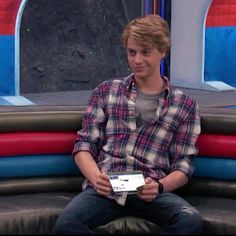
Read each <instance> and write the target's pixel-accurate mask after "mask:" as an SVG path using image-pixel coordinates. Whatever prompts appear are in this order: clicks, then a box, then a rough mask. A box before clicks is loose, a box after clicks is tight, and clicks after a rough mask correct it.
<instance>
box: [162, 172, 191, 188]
mask: <svg viewBox="0 0 236 236" xmlns="http://www.w3.org/2000/svg"><path fill="white" fill-rule="evenodd" d="M160 181H161V183H162V184H163V185H164V191H165V192H171V191H174V190H175V189H178V188H180V187H182V186H183V185H185V184H186V183H187V182H188V177H187V175H185V174H184V173H183V172H182V171H179V170H175V171H173V172H172V173H170V174H169V175H167V176H166V177H165V178H163V179H161V180H160Z"/></svg>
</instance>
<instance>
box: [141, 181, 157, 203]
mask: <svg viewBox="0 0 236 236" xmlns="http://www.w3.org/2000/svg"><path fill="white" fill-rule="evenodd" d="M137 194H138V197H139V198H140V199H142V200H144V201H147V202H151V201H153V200H154V199H155V198H156V197H157V195H158V183H157V182H156V181H154V180H153V179H152V178H151V177H147V178H146V179H145V184H144V185H143V186H141V187H139V188H138V192H137Z"/></svg>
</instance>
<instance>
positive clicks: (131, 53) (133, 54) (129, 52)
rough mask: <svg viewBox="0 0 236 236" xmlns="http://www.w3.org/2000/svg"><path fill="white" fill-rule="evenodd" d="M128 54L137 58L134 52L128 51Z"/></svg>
mask: <svg viewBox="0 0 236 236" xmlns="http://www.w3.org/2000/svg"><path fill="white" fill-rule="evenodd" d="M128 54H129V55H130V56H135V55H136V52H135V51H134V50H128Z"/></svg>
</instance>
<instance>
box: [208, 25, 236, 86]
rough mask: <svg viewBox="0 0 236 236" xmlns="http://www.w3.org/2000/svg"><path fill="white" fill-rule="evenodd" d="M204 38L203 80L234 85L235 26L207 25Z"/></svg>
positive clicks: (235, 68) (235, 64)
mask: <svg viewBox="0 0 236 236" xmlns="http://www.w3.org/2000/svg"><path fill="white" fill-rule="evenodd" d="M205 38H206V42H205V45H206V46H205V74H204V78H205V81H223V82H225V83H226V84H229V85H231V86H233V87H236V77H235V75H236V26H225V27H208V28H206V34H205Z"/></svg>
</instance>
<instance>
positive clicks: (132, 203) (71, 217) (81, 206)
mask: <svg viewBox="0 0 236 236" xmlns="http://www.w3.org/2000/svg"><path fill="white" fill-rule="evenodd" d="M122 216H136V217H140V218H143V219H146V220H148V221H151V222H153V223H155V224H156V225H159V226H161V227H162V229H163V233H166V234H201V233H202V227H203V224H202V220H201V218H200V216H199V214H198V212H197V210H196V209H195V208H193V207H192V206H191V205H190V204H189V203H187V202H186V201H185V200H184V199H182V198H181V197H179V196H177V195H176V194H174V193H162V194H160V195H158V196H157V197H156V199H155V200H154V201H152V202H145V201H143V200H141V199H139V198H138V197H137V196H136V195H135V194H132V195H128V198H127V200H126V204H125V206H120V205H118V204H117V203H116V201H114V200H111V199H108V198H105V197H102V196H100V195H98V194H97V193H96V191H95V190H94V189H92V188H87V189H86V190H85V191H83V192H81V193H79V194H78V195H77V196H76V197H75V198H74V199H72V200H71V202H70V203H69V204H68V205H67V207H66V208H65V210H64V211H63V212H62V214H61V215H60V216H59V218H58V220H57V222H56V226H55V233H56V234H89V233H92V230H93V229H95V228H96V227H98V226H101V225H105V224H107V223H109V222H110V221H112V220H115V219H117V218H119V217H122Z"/></svg>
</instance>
